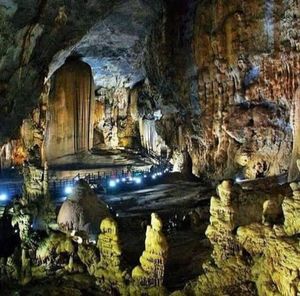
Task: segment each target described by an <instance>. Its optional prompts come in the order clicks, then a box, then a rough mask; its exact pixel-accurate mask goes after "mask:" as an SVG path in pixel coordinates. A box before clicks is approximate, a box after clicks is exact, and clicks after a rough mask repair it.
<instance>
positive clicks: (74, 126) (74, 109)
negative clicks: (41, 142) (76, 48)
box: [45, 61, 94, 164]
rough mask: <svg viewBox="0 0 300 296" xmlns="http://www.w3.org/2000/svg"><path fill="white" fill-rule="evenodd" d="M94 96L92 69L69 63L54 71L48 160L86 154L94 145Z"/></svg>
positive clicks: (80, 64) (50, 100)
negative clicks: (80, 153)
mask: <svg viewBox="0 0 300 296" xmlns="http://www.w3.org/2000/svg"><path fill="white" fill-rule="evenodd" d="M93 116H94V96H93V78H92V74H91V69H90V66H89V65H87V64H85V63H83V62H81V61H70V62H67V63H66V64H65V65H63V66H62V67H61V68H60V69H58V70H57V71H56V72H55V76H54V81H53V89H52V90H51V91H50V96H49V108H48V127H47V132H46V133H47V137H46V140H45V150H46V158H47V160H48V162H49V164H51V161H52V160H54V159H57V158H59V157H62V156H66V155H69V154H75V153H78V152H81V151H87V150H89V149H90V148H92V145H93Z"/></svg>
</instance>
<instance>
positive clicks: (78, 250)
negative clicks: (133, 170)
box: [0, 214, 168, 296]
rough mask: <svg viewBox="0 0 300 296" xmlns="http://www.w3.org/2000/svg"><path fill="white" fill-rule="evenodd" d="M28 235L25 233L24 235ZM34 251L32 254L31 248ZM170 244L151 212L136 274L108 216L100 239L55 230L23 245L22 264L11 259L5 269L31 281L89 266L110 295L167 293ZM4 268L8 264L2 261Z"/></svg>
mask: <svg viewBox="0 0 300 296" xmlns="http://www.w3.org/2000/svg"><path fill="white" fill-rule="evenodd" d="M21 239H22V240H23V239H25V237H21ZM29 250H30V251H31V253H32V252H33V250H34V251H35V252H34V254H35V255H32V254H31V256H29V254H28V251H29ZM167 251H168V244H167V241H166V238H165V236H164V234H163V233H162V221H161V219H160V218H159V217H158V216H157V215H156V214H152V215H151V226H148V228H147V233H146V241H145V251H144V252H143V254H142V256H141V258H140V263H141V265H140V266H137V267H135V268H134V269H133V271H132V274H130V272H129V268H128V267H126V265H125V264H124V261H123V258H122V249H121V242H120V238H119V233H118V225H117V222H116V221H115V220H114V219H113V218H111V217H107V218H105V219H103V220H102V221H101V223H100V234H99V236H98V240H97V242H96V243H93V242H91V241H89V240H85V239H84V238H83V237H80V233H79V232H75V231H72V232H71V233H70V232H66V233H62V232H56V231H51V233H50V235H49V236H48V237H47V238H46V239H45V240H43V241H42V243H40V244H39V245H38V246H37V247H36V248H31V249H29V248H25V247H24V248H22V253H21V265H20V267H18V266H17V264H14V265H13V266H10V264H8V263H9V262H10V261H9V262H7V264H6V266H5V270H1V271H2V272H3V273H7V272H8V271H10V275H9V278H10V279H14V280H18V281H19V283H20V284H27V283H28V282H30V281H31V280H33V279H42V278H45V277H47V276H49V275H54V274H56V275H59V274H64V273H65V272H68V273H82V272H84V270H85V269H86V270H87V271H88V273H89V274H90V275H91V276H93V277H95V279H96V283H97V284H98V286H99V288H100V289H101V290H102V291H103V293H107V295H115V293H117V294H118V295H137V296H138V295H157V296H158V295H165V294H167V292H166V290H165V289H164V287H163V278H164V269H165V263H166V257H167ZM0 267H1V268H2V267H3V268H4V266H2V265H0Z"/></svg>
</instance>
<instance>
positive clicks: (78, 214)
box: [57, 179, 110, 234]
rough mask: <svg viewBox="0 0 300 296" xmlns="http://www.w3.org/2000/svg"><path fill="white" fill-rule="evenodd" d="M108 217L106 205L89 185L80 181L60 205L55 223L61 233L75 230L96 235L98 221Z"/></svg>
mask: <svg viewBox="0 0 300 296" xmlns="http://www.w3.org/2000/svg"><path fill="white" fill-rule="evenodd" d="M109 216H110V214H109V211H108V209H107V206H106V204H105V203H104V202H103V201H101V200H100V199H99V198H98V197H97V195H96V194H95V193H94V191H93V190H92V189H91V188H90V186H89V184H88V183H87V182H86V181H84V180H82V179H81V180H79V181H78V182H77V184H76V185H75V187H74V188H73V191H72V193H71V194H70V196H68V197H67V199H66V201H65V202H64V203H63V204H62V206H61V208H60V210H59V213H58V216H57V223H58V225H59V227H60V229H62V230H63V231H68V232H72V230H75V231H84V232H86V233H87V234H97V233H98V232H99V224H100V221H101V220H102V219H104V218H107V217H109Z"/></svg>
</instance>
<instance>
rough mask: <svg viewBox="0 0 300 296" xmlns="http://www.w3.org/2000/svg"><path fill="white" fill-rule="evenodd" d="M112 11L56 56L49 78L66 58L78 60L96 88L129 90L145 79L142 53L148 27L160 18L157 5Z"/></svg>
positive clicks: (133, 3) (127, 5)
mask: <svg viewBox="0 0 300 296" xmlns="http://www.w3.org/2000/svg"><path fill="white" fill-rule="evenodd" d="M119 2H120V3H117V4H116V5H115V7H114V9H113V10H112V11H110V13H109V14H107V15H106V16H105V17H104V18H103V19H101V20H97V21H96V22H95V25H93V26H92V28H91V29H90V30H89V31H88V32H87V33H86V34H85V35H84V36H83V37H82V38H81V39H80V40H79V41H78V42H77V43H76V44H74V45H72V46H70V47H69V48H67V49H64V50H61V51H60V52H58V53H57V54H56V55H55V57H54V58H53V60H52V63H51V64H50V68H49V74H48V77H49V76H51V75H52V74H53V72H54V71H55V70H56V69H57V68H58V67H59V66H61V65H62V64H63V63H64V61H65V59H66V58H67V57H68V56H72V55H75V56H80V57H81V59H82V60H83V61H85V62H86V63H88V64H89V65H90V66H91V68H92V72H93V77H94V82H95V85H96V89H97V88H99V87H107V88H111V87H132V86H133V85H135V84H136V83H138V82H139V81H141V80H143V79H144V78H145V69H144V66H143V53H144V46H145V41H146V37H147V35H148V34H149V32H150V29H151V24H153V22H154V21H155V19H156V18H157V16H158V15H159V11H160V10H159V9H160V7H159V1H157V2H156V3H151V4H150V3H148V2H147V1H140V0H130V1H126V2H124V1H119Z"/></svg>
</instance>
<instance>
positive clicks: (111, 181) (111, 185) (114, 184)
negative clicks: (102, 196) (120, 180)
mask: <svg viewBox="0 0 300 296" xmlns="http://www.w3.org/2000/svg"><path fill="white" fill-rule="evenodd" d="M116 185H117V182H116V181H115V180H110V181H109V187H112V188H113V187H116Z"/></svg>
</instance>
